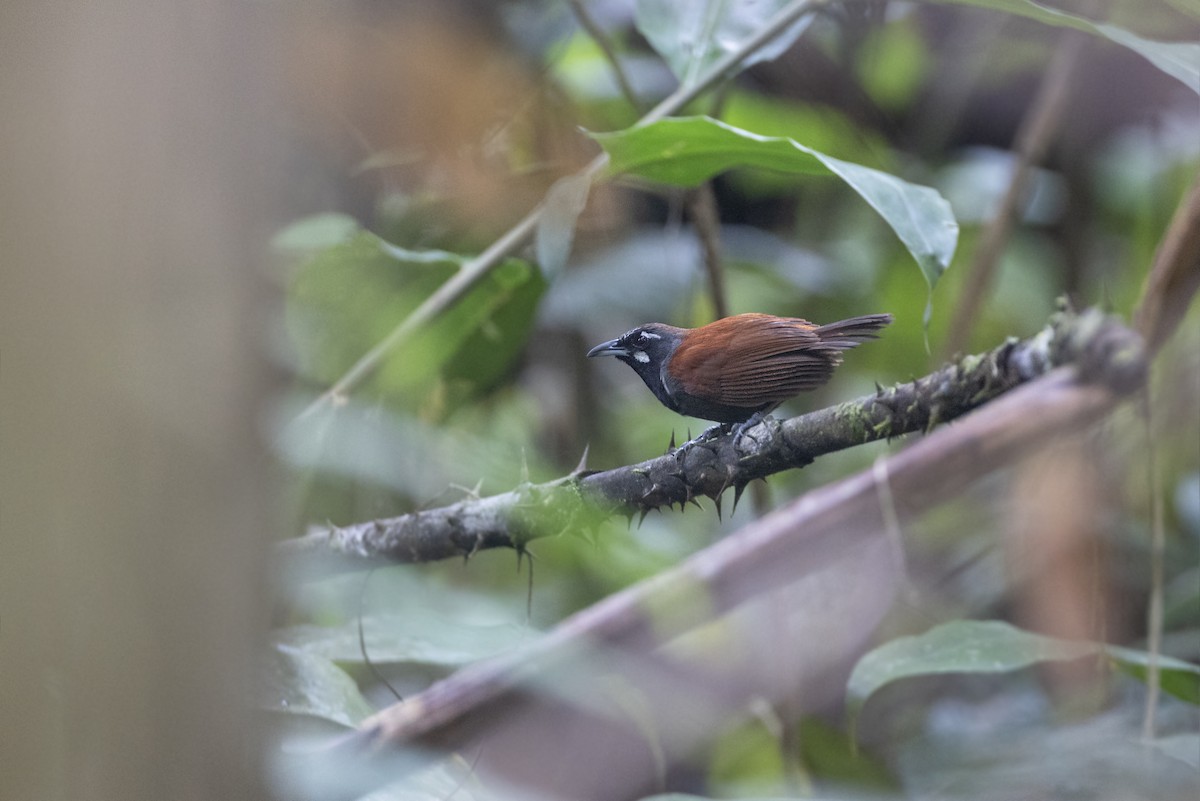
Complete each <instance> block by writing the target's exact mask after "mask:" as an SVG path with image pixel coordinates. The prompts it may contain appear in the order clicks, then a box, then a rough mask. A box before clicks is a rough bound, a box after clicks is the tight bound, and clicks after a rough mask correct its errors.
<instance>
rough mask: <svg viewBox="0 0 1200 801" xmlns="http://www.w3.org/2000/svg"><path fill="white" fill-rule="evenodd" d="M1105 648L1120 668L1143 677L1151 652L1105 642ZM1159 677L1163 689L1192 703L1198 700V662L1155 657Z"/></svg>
mask: <svg viewBox="0 0 1200 801" xmlns="http://www.w3.org/2000/svg"><path fill="white" fill-rule="evenodd" d="M1104 650H1105V652H1106V653H1107V654H1108V655H1109V657H1110V658H1111V659H1112V660H1113V661H1114V662H1116V663H1117V666H1118V667H1120V668H1121V670H1123V671H1125V672H1126V673H1128V674H1129V675H1131V676H1136V677H1137V678H1139V679H1141V680H1142V681H1145V680H1146V673H1147V671H1148V670H1149V669H1150V654H1148V653H1146V652H1145V651H1134V650H1132V649H1130V648H1119V647H1117V646H1113V645H1110V646H1106V647H1105V648H1104ZM1158 679H1159V682H1160V684H1161V685H1162V688H1163V690H1164V691H1165V692H1168V693H1170V694H1171V695H1173V696H1175V697H1176V698H1182V699H1183V700H1185V701H1189V702H1191V703H1193V704H1200V666H1197V665H1193V664H1191V663H1190V662H1184V661H1183V660H1181V659H1175V658H1173V657H1170V656H1162V655H1161V654H1160V655H1159V657H1158Z"/></svg>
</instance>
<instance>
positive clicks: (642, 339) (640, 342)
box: [633, 331, 650, 348]
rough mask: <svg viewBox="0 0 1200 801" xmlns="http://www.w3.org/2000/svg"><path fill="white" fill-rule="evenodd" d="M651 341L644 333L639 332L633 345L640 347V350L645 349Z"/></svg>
mask: <svg viewBox="0 0 1200 801" xmlns="http://www.w3.org/2000/svg"><path fill="white" fill-rule="evenodd" d="M649 341H650V338H649V337H647V336H646V335H645V334H644V333H642V332H641V331H638V332H637V336H635V337H634V338H633V344H634V347H638V348H644V347H646V343H647V342H649Z"/></svg>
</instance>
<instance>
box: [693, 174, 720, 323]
mask: <svg viewBox="0 0 1200 801" xmlns="http://www.w3.org/2000/svg"><path fill="white" fill-rule="evenodd" d="M686 202H687V210H688V216H689V217H691V218H692V224H693V225H694V226H695V227H696V235H697V236H698V237H699V239H700V251H701V253H702V254H703V256H704V271H705V272H706V273H707V275H708V291H709V294H710V295H711V296H712V301H713V310H714V311H715V313H716V317H717V318H718V319H719V318H721V317H728V316H729V299H728V295H727V293H726V292H725V272H724V270H722V268H721V219H720V217H719V215H718V214H717V196H716V193H715V192H713V188H712V184H711V183H704V184H701V185H700V186H698V187H696V188H695V189H693V190H691V191H689V192H688V193H687V197H686Z"/></svg>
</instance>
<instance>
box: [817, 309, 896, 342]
mask: <svg viewBox="0 0 1200 801" xmlns="http://www.w3.org/2000/svg"><path fill="white" fill-rule="evenodd" d="M891 322H892V315H890V314H864V315H863V316H861V317H851V318H850V319H849V320H839V321H838V322H836V323H830V324H829V325H822V326H818V327H817V330H816V334H817V336H819V337H820V338H821V344H822V345H827V346H829V347H831V348H837V349H838V350H849V349H850V348H853V347H857V346H858V345H861V344H862V343H864V342H866V341H867V340H870V339H877V338H878V336H879V335H878V334H877V333H876V332H877V331H879V329H881V328H883V327H884V326H887V325H890V324H891Z"/></svg>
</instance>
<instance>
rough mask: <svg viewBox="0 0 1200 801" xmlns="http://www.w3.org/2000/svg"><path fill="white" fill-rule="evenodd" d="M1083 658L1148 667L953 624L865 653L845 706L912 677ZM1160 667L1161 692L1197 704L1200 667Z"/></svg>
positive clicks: (1168, 661)
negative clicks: (1099, 658)
mask: <svg viewBox="0 0 1200 801" xmlns="http://www.w3.org/2000/svg"><path fill="white" fill-rule="evenodd" d="M1086 656H1097V657H1105V658H1107V659H1110V660H1111V661H1113V662H1115V663H1116V664H1117V665H1118V666H1119V667H1120V668H1121V669H1122V670H1124V671H1126V672H1129V673H1132V674H1133V675H1136V676H1138V677H1139V678H1141V677H1144V675H1145V672H1146V666H1147V665H1148V664H1149V661H1150V655H1149V654H1146V653H1144V652H1141V651H1133V650H1130V649H1128V648H1118V647H1115V646H1107V645H1104V644H1103V643H1095V642H1077V641H1069V640H1059V639H1055V638H1054V637H1045V636H1042V635H1040V634H1034V633H1032V632H1028V631H1022V630H1021V629H1018V628H1016V627H1014V626H1011V625H1009V624H1008V623H1004V622H1001V621H997V620H982V621H981V620H957V621H954V622H951V623H945V624H943V625H941V626H936V627H935V628H932V629H930V630H929V631H927V632H925V633H924V634H921V635H918V636H915V637H900V638H899V639H896V640H893V641H891V642H889V643H886V644H885V645H881V646H880V647H878V648H876V649H875V650H874V651H871V652H870V653H868V654H867V655H866V656H864V657H863V658H862V659H860V660H859V662H858V664H857V665H855V667H854V670H853V672H852V673H851V674H850V680H849V682H848V683H847V686H846V691H847V695H846V703H847V706H848V707H849V708H850V711H851V714H852V715H853V714H856V713H857V711H858V710H859V709H860V708H861V707H862V705H863V704H864V703H865V702H866V700H867V699H868V698H869V697H870V696H871V695H872V694H873V693H875V692H876V691H877V690H879V689H880V688H881V687H883V686H884V685H886V684H890V683H891V682H894V681H899V680H900V679H905V678H912V677H914V676H928V675H936V674H944V673H1002V672H1007V671H1012V670H1019V669H1021V668H1026V667H1029V666H1030V665H1034V664H1036V663H1038V662H1048V661H1062V660H1070V659H1080V658H1082V657H1086ZM1158 666H1159V675H1160V678H1161V680H1162V687H1163V689H1164V690H1165V691H1167V692H1169V693H1171V694H1172V695H1175V696H1177V697H1179V698H1182V699H1183V700H1185V701H1190V702H1191V703H1200V667H1198V666H1196V665H1193V664H1190V663H1188V662H1183V661H1182V660H1179V659H1173V658H1171V657H1167V656H1160V657H1159V658H1158Z"/></svg>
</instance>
